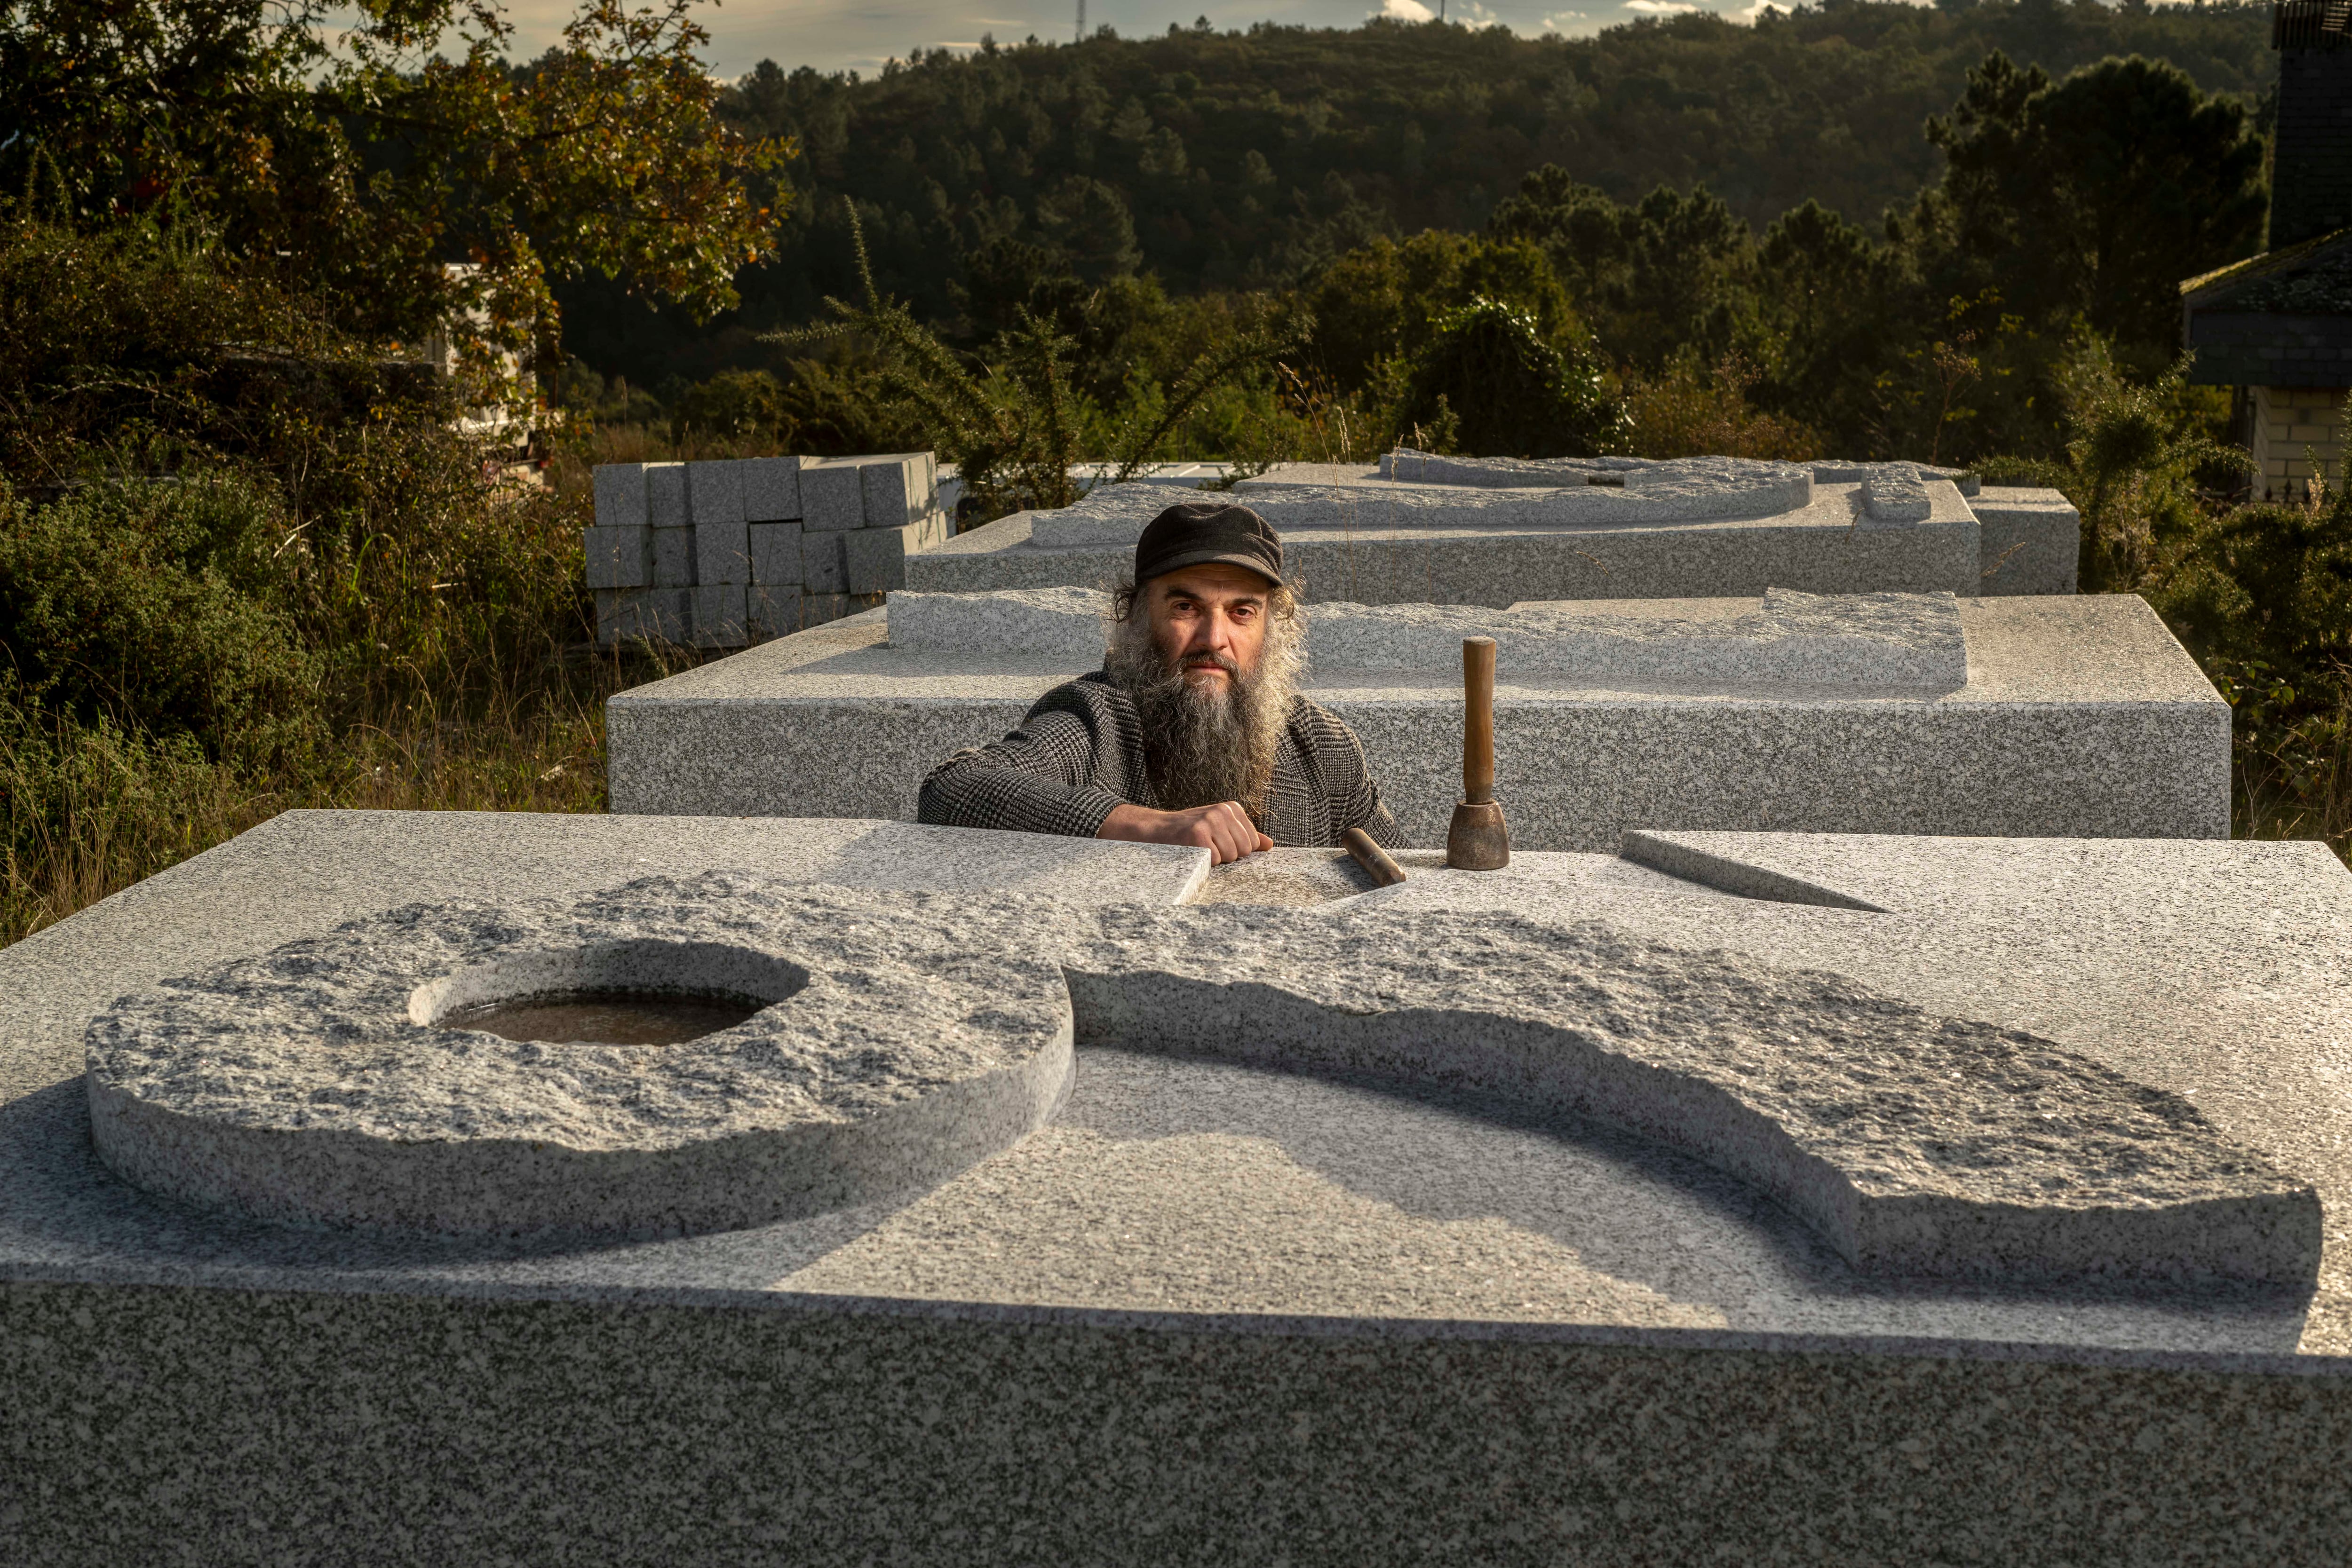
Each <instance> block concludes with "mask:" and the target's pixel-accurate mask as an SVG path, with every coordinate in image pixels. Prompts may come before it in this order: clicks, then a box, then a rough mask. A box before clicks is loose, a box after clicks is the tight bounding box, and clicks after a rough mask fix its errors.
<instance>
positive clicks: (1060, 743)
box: [915, 708, 1122, 839]
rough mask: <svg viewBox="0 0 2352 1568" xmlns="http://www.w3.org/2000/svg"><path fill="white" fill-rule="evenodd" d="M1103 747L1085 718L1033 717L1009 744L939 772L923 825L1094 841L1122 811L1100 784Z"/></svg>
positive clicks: (978, 749) (921, 806)
mask: <svg viewBox="0 0 2352 1568" xmlns="http://www.w3.org/2000/svg"><path fill="white" fill-rule="evenodd" d="M1097 744H1098V737H1097V736H1096V735H1095V733H1094V729H1093V727H1092V726H1091V725H1089V724H1088V723H1087V718H1086V716H1083V715H1081V714H1079V713H1074V712H1072V711H1070V710H1068V709H1066V708H1061V709H1055V710H1051V711H1033V712H1032V713H1031V714H1030V715H1029V716H1028V717H1026V718H1024V719H1023V720H1022V721H1021V727H1020V728H1018V729H1016V730H1014V731H1013V733H1012V734H1010V735H1008V736H1006V737H1004V738H1003V740H992V741H990V742H989V743H988V744H987V745H986V746H973V747H966V748H965V749H963V750H961V751H959V752H957V753H956V754H955V755H954V756H953V757H950V758H948V759H947V760H946V761H945V762H942V763H940V765H939V766H938V767H937V768H932V769H931V773H930V777H929V778H928V779H924V780H923V789H922V794H921V797H920V799H919V803H918V806H917V809H916V818H915V820H916V821H921V822H929V823H931V824H933V825H935V826H938V827H945V828H999V829H1008V830H1011V831H1016V832H1024V833H1061V834H1064V835H1066V836H1067V837H1070V838H1075V839H1090V838H1093V837H1094V836H1095V834H1096V833H1097V831H1100V830H1101V828H1102V825H1103V819H1104V818H1106V817H1108V816H1109V815H1110V814H1111V811H1112V810H1114V809H1115V808H1117V807H1118V806H1119V805H1120V804H1121V803H1122V802H1121V800H1120V798H1119V797H1118V795H1115V794H1113V793H1112V792H1111V791H1110V790H1108V789H1104V788H1103V787H1102V786H1101V785H1099V784H1097V783H1096V782H1095V779H1096V777H1097V768H1096V767H1095V752H1096V747H1097Z"/></svg>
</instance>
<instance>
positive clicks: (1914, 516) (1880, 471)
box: [1857, 463, 1936, 528]
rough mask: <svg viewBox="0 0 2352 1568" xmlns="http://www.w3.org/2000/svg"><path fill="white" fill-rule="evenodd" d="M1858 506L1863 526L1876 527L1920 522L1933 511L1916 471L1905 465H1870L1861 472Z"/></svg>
mask: <svg viewBox="0 0 2352 1568" xmlns="http://www.w3.org/2000/svg"><path fill="white" fill-rule="evenodd" d="M1862 504H1863V507H1864V511H1865V512H1866V513H1867V524H1874V525H1876V526H1878V527H1880V528H1897V527H1903V526H1906V525H1908V524H1912V523H1924V522H1926V521H1927V519H1928V517H1931V516H1933V515H1934V512H1935V509H1936V508H1935V503H1934V502H1933V501H1932V500H1930V499H1929V498H1928V495H1927V485H1926V484H1925V483H1924V482H1923V481H1922V479H1921V477H1920V475H1919V470H1918V469H1916V468H1915V467H1913V466H1912V465H1910V464H1907V463H1874V464H1872V465H1870V466H1869V467H1867V468H1865V469H1864V470H1863V474H1862ZM1857 526H1866V525H1864V524H1861V523H1859V522H1858V525H1857Z"/></svg>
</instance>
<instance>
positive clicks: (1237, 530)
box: [1135, 501, 1282, 586]
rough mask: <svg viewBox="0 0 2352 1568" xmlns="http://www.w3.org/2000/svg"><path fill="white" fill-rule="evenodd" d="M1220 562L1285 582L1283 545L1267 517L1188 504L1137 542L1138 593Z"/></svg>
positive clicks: (1230, 508) (1227, 506) (1241, 509)
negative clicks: (1168, 576) (1174, 574)
mask: <svg viewBox="0 0 2352 1568" xmlns="http://www.w3.org/2000/svg"><path fill="white" fill-rule="evenodd" d="M1211 562H1217V563H1220V564H1222V565H1225V566H1238V567H1243V568H1245V569H1246V570H1250V571H1254V572H1256V573H1257V574H1258V575H1259V576H1260V577H1263V578H1265V580H1267V581H1269V582H1280V581H1281V580H1282V540H1281V539H1279V538H1276V536H1275V532H1274V529H1272V528H1269V527H1267V526H1266V521H1265V518H1264V517H1259V516H1258V515H1257V514H1256V513H1255V512H1253V511H1251V510H1250V509H1249V508H1248V507H1236V506H1233V505H1231V504H1229V503H1214V502H1201V501H1188V502H1186V503H1185V504H1184V505H1182V506H1179V507H1169V508H1168V509H1167V510H1166V511H1164V512H1162V513H1160V515H1159V516H1158V517H1154V518H1152V519H1151V522H1150V525H1149V526H1148V527H1146V528H1144V530H1143V537H1142V538H1139V539H1138V540H1136V541H1135V580H1136V583H1137V585H1138V586H1141V585H1142V584H1144V583H1146V582H1149V581H1150V580H1152V579H1153V578H1155V577H1159V576H1160V575H1161V574H1162V573H1165V572H1171V571H1176V570H1181V569H1182V568H1184V567H1188V566H1207V565H1209V564H1210V563H1211Z"/></svg>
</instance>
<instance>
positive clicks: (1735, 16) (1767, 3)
mask: <svg viewBox="0 0 2352 1568" xmlns="http://www.w3.org/2000/svg"><path fill="white" fill-rule="evenodd" d="M2180 3H2181V4H2182V5H2187V4H2188V3H2189V0H2180ZM1767 11H1778V12H1780V15H1782V16H1787V15H1788V14H1789V7H1788V6H1786V5H1774V4H1773V3H1772V0H1756V4H1755V5H1750V6H1748V8H1747V9H1746V10H1744V11H1726V12H1725V13H1724V15H1725V16H1728V17H1730V18H1731V19H1732V20H1733V21H1735V22H1746V23H1748V24H1749V25H1750V26H1753V25H1754V24H1756V23H1757V22H1758V21H1759V20H1761V19H1762V18H1763V16H1764V13H1765V12H1767Z"/></svg>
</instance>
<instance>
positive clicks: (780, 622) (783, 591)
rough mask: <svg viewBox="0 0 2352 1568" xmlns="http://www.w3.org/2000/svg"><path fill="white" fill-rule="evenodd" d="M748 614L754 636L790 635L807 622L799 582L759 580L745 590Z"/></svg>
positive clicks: (761, 637)
mask: <svg viewBox="0 0 2352 1568" xmlns="http://www.w3.org/2000/svg"><path fill="white" fill-rule="evenodd" d="M744 615H745V618H746V621H747V622H748V625H747V628H746V629H747V630H748V631H749V632H751V637H752V639H753V640H754V641H755V642H757V641H765V640H766V639H768V638H770V637H789V636H791V635H792V634H793V632H797V631H799V630H800V629H801V628H802V626H803V625H804V624H805V622H804V621H803V618H802V611H801V590H800V585H799V584H798V583H793V582H784V583H773V582H755V583H753V584H752V585H751V587H750V588H749V589H748V590H746V591H745V599H744Z"/></svg>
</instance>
